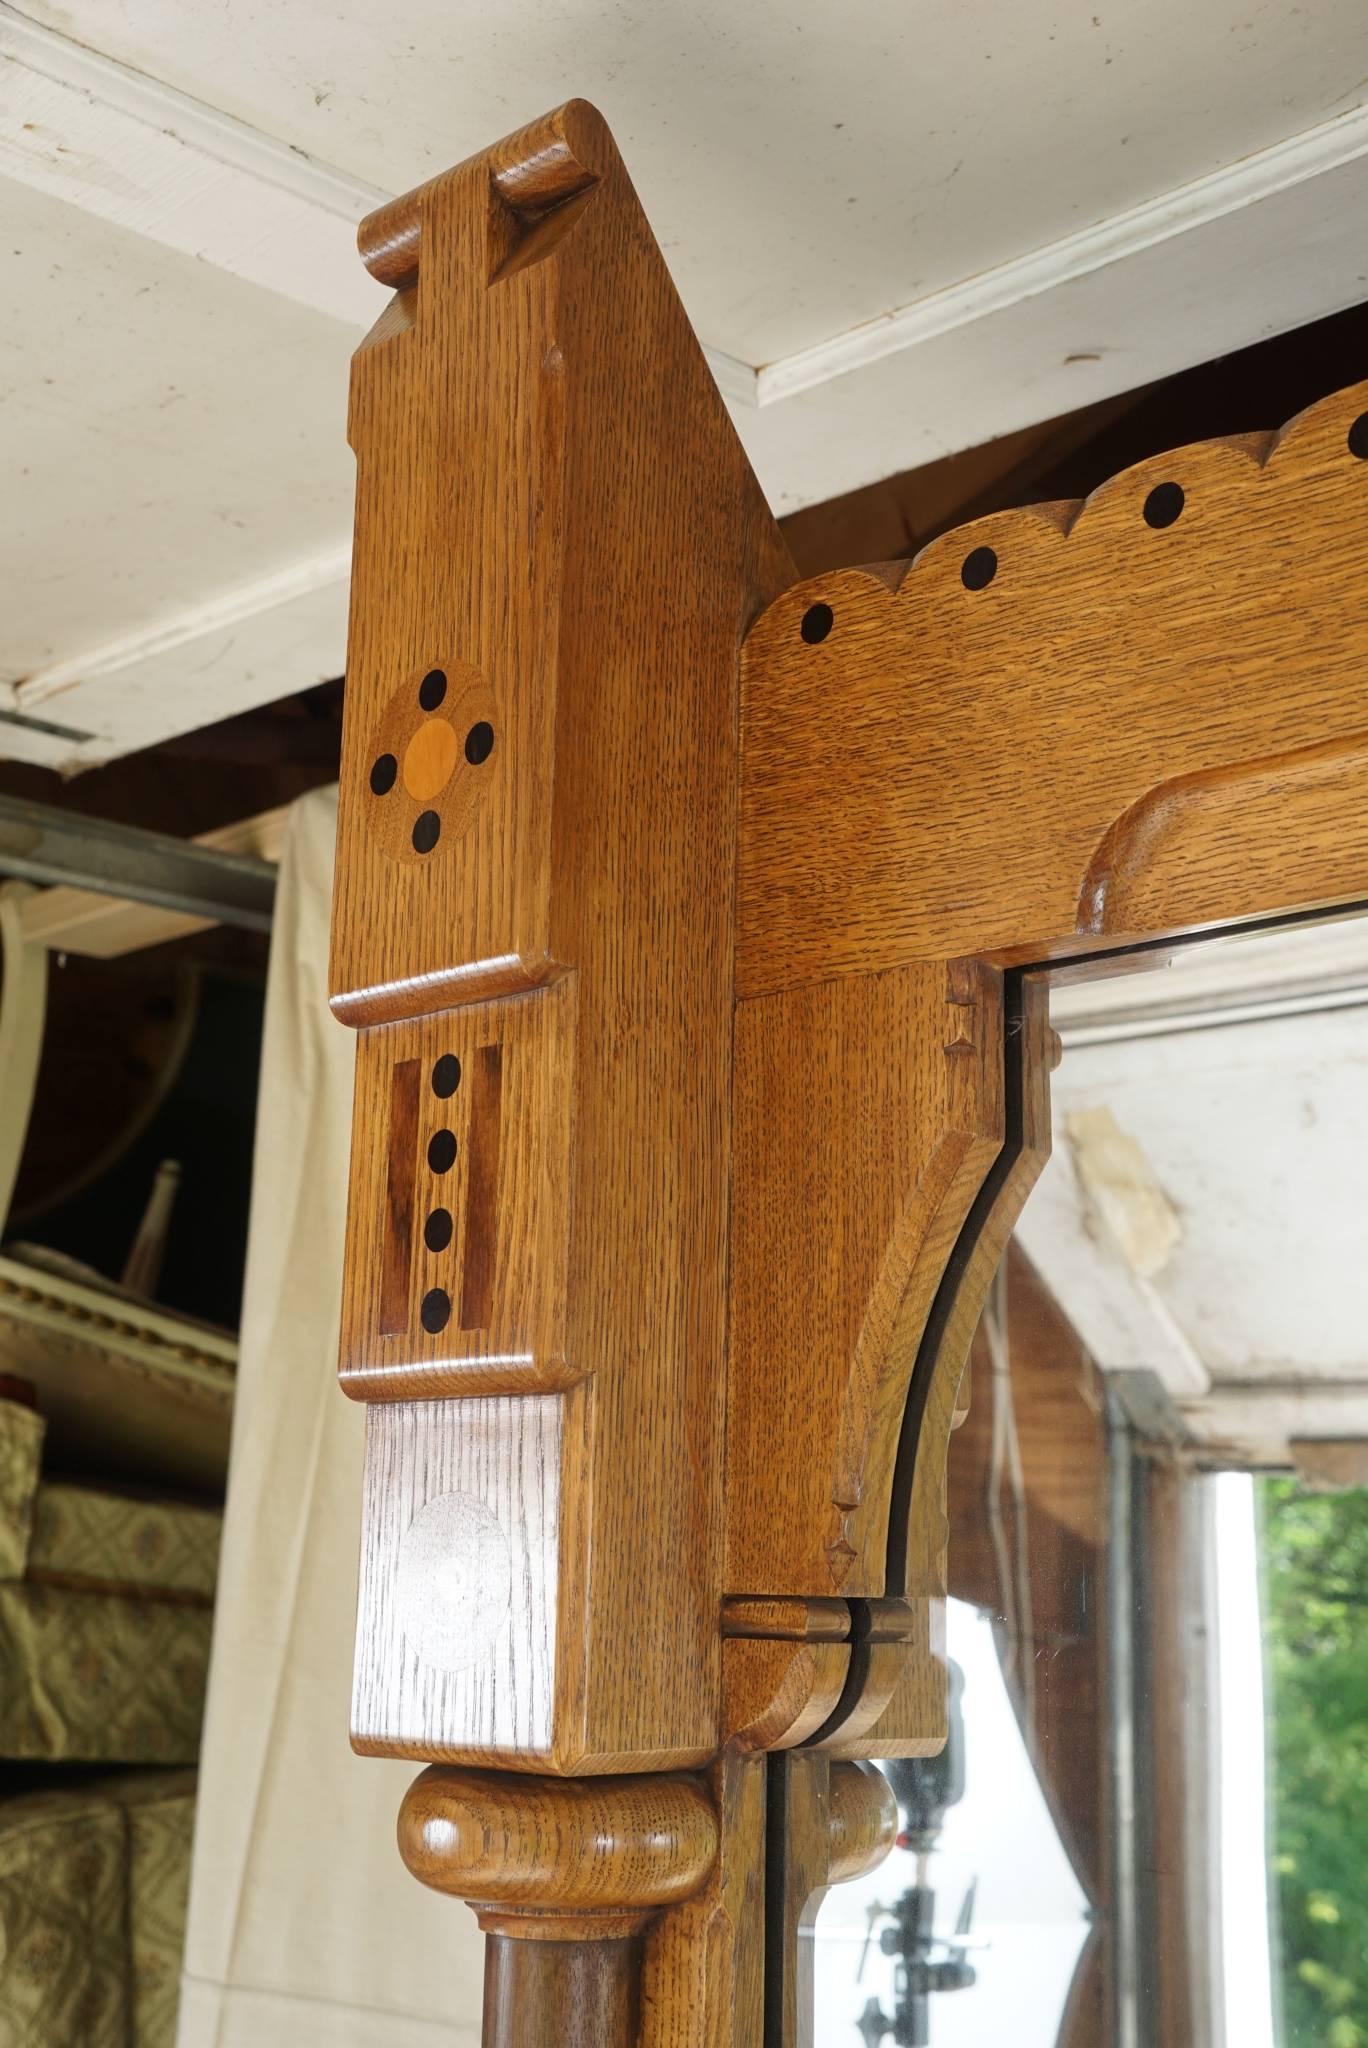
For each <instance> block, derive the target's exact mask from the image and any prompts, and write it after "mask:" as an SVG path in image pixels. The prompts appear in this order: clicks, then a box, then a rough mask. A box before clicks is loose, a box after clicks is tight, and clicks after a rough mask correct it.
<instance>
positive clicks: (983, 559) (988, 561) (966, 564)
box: [960, 548, 997, 590]
mask: <svg viewBox="0 0 1368 2048" xmlns="http://www.w3.org/2000/svg"><path fill="white" fill-rule="evenodd" d="M996 575H997V556H996V555H995V554H994V552H993V550H992V549H991V548H971V549H970V551H969V553H968V554H967V555H966V556H965V558H964V560H963V561H962V562H961V563H960V582H961V583H962V584H963V585H964V587H965V589H966V590H986V589H987V588H988V585H989V584H990V583H991V582H992V580H993V578H994V577H995V576H996Z"/></svg>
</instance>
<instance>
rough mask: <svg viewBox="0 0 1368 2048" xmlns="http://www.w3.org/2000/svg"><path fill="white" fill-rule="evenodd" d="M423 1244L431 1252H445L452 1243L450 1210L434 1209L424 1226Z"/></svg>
mask: <svg viewBox="0 0 1368 2048" xmlns="http://www.w3.org/2000/svg"><path fill="white" fill-rule="evenodd" d="M423 1243H424V1244H425V1245H426V1246H427V1248H428V1250H429V1251H430V1252H444V1251H445V1250H446V1248H447V1246H448V1245H449V1244H450V1243H451V1211H450V1209H434V1210H433V1212H432V1214H431V1215H430V1216H429V1217H428V1220H427V1222H426V1223H425V1224H424V1225H423Z"/></svg>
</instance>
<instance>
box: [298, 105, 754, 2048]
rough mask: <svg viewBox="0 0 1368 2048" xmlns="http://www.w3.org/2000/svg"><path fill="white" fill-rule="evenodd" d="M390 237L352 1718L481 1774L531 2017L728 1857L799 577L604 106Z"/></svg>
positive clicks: (365, 849) (434, 1844)
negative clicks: (725, 1562) (789, 616)
mask: <svg viewBox="0 0 1368 2048" xmlns="http://www.w3.org/2000/svg"><path fill="white" fill-rule="evenodd" d="M361 247H362V253H363V255H364V257H365V260H366V262H367V263H368V265H369V266H370V268H371V270H372V271H373V273H374V274H375V275H376V277H377V278H379V279H380V280H381V281H382V282H384V283H386V284H388V285H390V286H391V287H393V289H394V293H395V296H394V298H393V299H392V301H391V303H390V306H389V308H388V310H387V311H386V312H385V313H384V314H383V315H382V316H381V318H380V320H379V321H378V323H377V325H376V327H375V329H374V330H373V332H372V333H371V334H370V336H369V337H368V338H367V340H366V342H365V344H364V345H363V347H362V348H361V350H360V351H359V353H358V355H357V357H356V359H355V365H354V373H353V381H352V403H351V425H350V433H351V440H352V445H353V447H354V449H355V452H356V457H357V469H358V476H357V514H356V547H355V556H354V569H353V593H352V616H351V631H350V646H349V661H348V677H347V700H346V718H345V731H344V741H343V760H342V771H341V797H340V815H339V828H338V867H337V885H336V896H335V907H334V921H333V949H332V988H333V998H332V1000H333V1006H334V1008H335V1010H336V1012H337V1014H338V1015H339V1016H340V1017H342V1018H343V1019H345V1020H346V1021H347V1022H349V1023H351V1024H354V1025H356V1026H357V1027H358V1029H359V1032H360V1040H359V1046H358V1059H357V1082H356V1107H355V1136H354V1146H353V1156H352V1180H351V1194H350V1206H349V1219H348V1243H347V1264H346V1288H345V1298H344V1303H343V1317H342V1344H341V1379H342V1384H343V1387H344V1389H345V1391H346V1392H347V1393H348V1394H349V1395H351V1396H352V1397H353V1398H354V1399H358V1400H362V1401H365V1402H366V1403H367V1404H368V1429H367V1459H366V1475H365V1509H364V1531H363V1551H362V1565H361V1593H360V1609H359V1614H358V1624H357V1629H358V1640H357V1662H356V1683H355V1691H354V1698H353V1707H352V1739H353V1742H354V1744H355V1746H356V1748H357V1749H359V1750H361V1751H363V1752H365V1753H368V1754H373V1755H388V1756H408V1757H414V1758H417V1759H421V1760H424V1761H427V1760H433V1761H439V1762H442V1763H443V1764H446V1765H448V1766H450V1765H461V1766H467V1767H478V1769H477V1770H475V1772H474V1774H473V1775H472V1774H470V1773H469V1772H467V1774H465V1775H462V1774H461V1773H460V1772H455V1773H453V1772H452V1771H450V1770H447V1771H446V1772H445V1773H444V1774H443V1775H442V1776H441V1777H440V1778H433V1777H431V1776H427V1777H425V1778H424V1779H421V1780H420V1781H419V1784H418V1786H416V1787H415V1790H414V1793H413V1795H412V1796H411V1798H410V1800H409V1802H408V1803H407V1804H406V1807H405V1812H404V1817H403V1820H402V1822H401V1838H402V1843H403V1847H404V1853H405V1855H406V1856H407V1857H408V1858H409V1860H410V1862H411V1864H412V1866H413V1867H414V1868H415V1870H417V1871H418V1873H419V1875H421V1876H423V1877H424V1878H425V1879H426V1880H427V1881H428V1882H432V1883H438V1884H440V1885H442V1886H444V1887H446V1888H448V1889H451V1890H453V1891H455V1892H458V1893H459V1894H460V1895H461V1896H463V1897H467V1898H470V1899H471V1900H472V1901H473V1902H474V1903H475V1904H476V1905H477V1909H478V1910H479V1912H480V1914H481V1918H482V1920H483V1921H484V1922H485V1924H486V1925H487V1926H488V1927H490V1928H491V1929H492V1930H493V1932H494V1936H495V1946H494V1949H493V1950H492V1951H491V1961H490V1972H491V1976H490V1982H491V1985H492V1986H494V1987H495V1989H496V1990H497V1992H498V1998H497V2000H496V2006H497V2008H498V2009H499V2010H502V2008H503V2007H504V2005H505V2004H506V2002H507V2000H508V1999H509V1998H515V1999H522V1998H527V1999H531V2000H533V2001H534V2002H535V2001H536V1999H538V1998H540V1997H541V1996H542V1995H543V1993H544V1994H545V1995H546V1996H547V1997H551V1996H553V1995H554V1997H555V1998H557V1999H559V1998H560V1997H561V1995H562V1994H563V1993H564V1992H565V1991H566V1988H567V1987H568V1986H572V1985H573V1986H578V1987H579V1993H580V1994H582V1995H583V1996H584V1997H586V1998H589V1997H591V1994H592V2002H594V2003H595V2004H596V2006H598V2005H601V2006H602V2011H601V2012H600V2013H599V2016H598V2019H597V2020H595V2021H593V2022H592V2023H591V2022H590V2021H586V2022H585V2025H586V2026H587V2027H590V2029H591V2032H592V2026H593V2025H599V2026H602V2027H603V2028H609V2027H610V2020H609V2017H608V2015H609V2014H610V2013H611V2014H613V2015H615V2016H616V2017H615V2018H613V2019H612V2021H611V2026H613V2027H616V2028H617V2029H618V2031H619V2032H620V2031H621V2030H622V2029H623V2028H625V2027H626V2026H627V2025H628V2020H627V2017H626V2015H627V2014H628V2013H629V2012H633V2011H635V2005H634V2003H633V2001H634V2000H635V1998H636V1996H637V1993H636V1990H635V1988H634V1978H635V1969H636V1963H637V1961H638V1960H639V1950H640V1941H641V1936H642V1933H643V1930H644V1929H645V1927H646V1925H647V1923H648V1921H649V1920H650V1918H651V1917H652V1915H654V1914H656V1913H658V1912H659V1911H660V1910H661V1909H662V1908H663V1907H665V1906H667V1905H668V1904H670V1903H671V1902H672V1901H674V1900H677V1899H678V1898H680V1897H681V1896H683V1895H684V1894H685V1893H687V1892H688V1891H690V1890H693V1889H696V1888H697V1887H698V1886H700V1885H701V1884H702V1883H703V1882H704V1880H705V1879H706V1878H707V1875H708V1872H709V1870H710V1868H711V1867H712V1865H713V1862H714V1860H715V1856H716V1849H717V1820H716V1816H715V1814H714V1812H713V1808H712V1804H711V1795H710V1793H709V1792H708V1791H707V1790H706V1788H705V1787H704V1785H703V1783H702V1781H696V1780H694V1779H690V1778H687V1777H680V1776H678V1775H677V1773H679V1772H680V1771H687V1770H689V1769H690V1768H691V1767H697V1766H701V1765H704V1764H707V1763H709V1762H710V1761H711V1760H712V1758H713V1757H714V1756H715V1754H716V1752H717V1749H718V1745H719V1730H720V1722H721V1659H722V1641H721V1633H720V1628H719V1614H720V1609H721V1600H722V1498H721V1490H722V1427H723V1413H724V1404H725V1376H724V1366H725V1346H726V1296H725V1276H726V1271H727V1261H728V1232H729V1197H730V1179H731V1059H732V953H733V944H732V905H733V895H734V870H735V827H736V798H737V784H738V762H737V711H738V689H739V658H740V649H741V642H742V638H743V636H744V634H745V631H746V629H747V627H748V625H749V624H750V622H751V621H752V619H753V618H754V617H756V616H757V615H758V613H759V612H760V611H761V610H762V609H763V607H764V605H765V604H766V603H767V602H768V600H769V599H770V598H771V597H772V596H773V595H775V593H776V592H777V591H778V590H779V589H781V588H782V587H783V586H784V584H785V583H786V582H788V581H789V580H791V577H792V574H793V572H792V569H791V566H790V564H789V562H788V559H787V555H786V552H785V550H784V547H783V544H782V542H781V541H780V539H779V536H778V532H777V529H776V528H775V526H774V523H773V521H772V519H771V517H770V514H769V511H768V509H767V507H766V505H765V503H764V500H763V498H762V496H761V494H760V492H759V490H758V488H757V486H756V484H755V482H754V479H753V477H752V476H751V473H750V470H749V468H748V466H747V464H746V461H745V458H744V456H743V455H742V453H741V450H740V448H739V445H738V443H737V441H736V438H735V435H734V433H733V430H732V428H731V425H730V422H729V420H728V418H727V415H726V412H725V410H724V408H723V405H722V401H721V399H720V397H719V396H718V393H717V390H716V387H715V385H714V383H713V380H712V377H711V374H710V372H709V370H708V367H707V364H706V362H705V360H704V357H703V354H702V351H701V349H700V348H699V346H698V344H697V342H696V341H695V339H694V336H693V334H692V332H691V330H690V328H689V326H688V323H687V321H686V319H685V317H684V314H683V311H682V309H681V307H680V305H679V301H678V299H677V297H676V295H675V292H674V289H673V286H672V284H671V282H670V279H669V275H668V273H667V271H666V269H665V266H664V264H663V262H662V261H661V258H660V255H659V252H658V250H657V249H656V246H655V243H654V241H653V240H652V238H651V235H650V231H649V229H648V228H647V226H646V223H645V220H644V218H643V216H642V214H641V210H640V207H639V205H638V203H637V200H636V197H635V194H634V193H633V191H632V188H631V185H630V183H629V181H628V178H627V175H626V172H625V170H624V169H623V166H622V162H621V159H620V158H619V156H618V154H617V151H616V149H615V148H614V146H613V143H612V141H611V138H610V137H609V135H608V133H607V130H606V129H605V127H604V125H603V122H602V121H601V119H600V118H599V116H598V115H597V114H596V113H595V112H594V111H593V109H592V108H590V107H587V106H585V105H584V104H582V103H578V102H575V103H572V104H570V105H569V106H567V107H564V108H562V109H561V110H560V111H559V112H558V113H555V114H552V115H550V116H548V117H547V118H546V119H545V120H543V121H540V122H538V123H536V124H534V125H533V126H532V127H531V128H529V129H527V130H525V131H523V132H522V133H520V134H518V135H515V136H513V137H511V138H509V140H508V141H506V142H504V143H501V144H500V145H498V146H497V147H496V148H494V149H492V150H490V151H488V152H486V153H485V154H482V155H480V156H478V157H475V158H472V159H471V161H470V162H468V163H466V164H463V165H461V166H459V167H458V168H457V169H456V170H454V171H451V172H449V173H448V174H447V175H445V176H444V177H441V178H439V179H437V180H435V181H434V182H433V183H432V184H431V185H428V186H425V187H424V188H423V189H422V190H421V191H419V192H416V193H413V194H410V195H409V196H408V197H407V198H405V199H402V200H399V201H396V202H395V203H394V204H393V205H392V206H390V207H387V208H385V209H384V210H382V212H381V213H379V214H377V215H376V216H374V217H373V218H372V219H371V220H370V221H368V222H367V223H365V225H364V226H363V228H362V231H361ZM491 1767H492V1769H491ZM494 1772H503V1773H509V1774H511V1773H515V1772H524V1773H530V1774H534V1775H529V1776H526V1777H523V1778H515V1777H513V1776H511V1775H510V1776H507V1777H504V1778H500V1777H497V1776H495V1775H493V1773H494ZM624 1773H634V1774H638V1775H637V1776H636V1777H635V1778H628V1777H624V1775H623V1774H624ZM564 1781H568V1782H564ZM590 1814H592V1815H594V1816H597V1818H596V1819H595V1820H594V1822H593V1825H592V1826H589V1825H588V1822H587V1821H585V1816H586V1815H590ZM566 1830H568V1831H569V1832H568V1833H567V1832H566ZM586 1830H587V1831H586ZM491 1844H495V1845H497V1853H493V1852H492V1851H491V1850H490V1845H491ZM472 1845H475V1846H472ZM569 1845H577V1847H575V1849H574V1853H573V1854H572V1853H570V1846H569ZM472 1859H473V1860H472ZM567 1916H568V1918H567ZM543 1940H544V1941H547V1942H549V1943H550V1944H551V1949H550V1951H549V1952H548V1955H547V1957H546V1958H544V1959H542V1960H540V1961H537V1960H534V1959H533V1958H531V1957H530V1956H528V1955H526V1954H524V1953H523V1952H522V1951H521V1950H519V1949H515V1948H509V1947H507V1946H506V1945H505V1944H506V1943H509V1942H514V1943H517V1942H523V1943H525V1942H529V1941H543ZM581 1942H602V1943H604V1944H606V1946H604V1947H602V1948H601V1949H596V1950H595V1951H594V1952H593V1953H589V1952H587V1951H586V1952H585V1953H583V1954H580V1953H578V1951H577V1950H575V1949H574V1947H573V1944H576V1943H581ZM567 1943H570V1944H572V1946H571V1947H570V1948H567V1946H566V1944H567ZM534 1987H541V1990H536V1989H534ZM633 2024H634V2022H633ZM491 2025H492V2026H493V2028H494V2032H493V2033H492V2034H491V2036H490V2038H491V2039H495V2040H501V2039H503V2038H504V2034H503V2033H501V2032H500V2031H499V2029H500V2028H501V2027H503V2026H504V2022H503V2020H502V2019H500V2018H497V2017H495V2018H492V2019H491ZM526 2038H527V2039H528V2040H529V2041H531V2040H540V2039H541V2038H542V2035H541V2034H540V2032H539V2031H538V2030H537V2028H536V2027H535V2026H534V2027H531V2030H530V2031H529V2032H527V2034H526ZM555 2038H557V2039H560V2038H562V2034H561V2033H560V2032H558V2033H557V2034H556V2035H555ZM585 2038H586V2039H587V2038H590V2035H589V2034H588V2033H587V2034H586V2036H585ZM593 2038H600V2036H599V2035H594V2036H593ZM603 2038H607V2036H606V2035H605V2036H603Z"/></svg>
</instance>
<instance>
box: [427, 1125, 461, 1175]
mask: <svg viewBox="0 0 1368 2048" xmlns="http://www.w3.org/2000/svg"><path fill="white" fill-rule="evenodd" d="M455 1164H456V1139H455V1136H454V1134H453V1133H452V1132H451V1131H434V1132H433V1134H432V1137H431V1139H430V1140H429V1143H428V1165H429V1166H430V1167H431V1168H432V1170H433V1172H434V1173H449V1172H450V1171H451V1169H452V1167H453V1166H454V1165H455Z"/></svg>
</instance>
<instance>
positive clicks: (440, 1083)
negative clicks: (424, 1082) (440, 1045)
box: [432, 1052, 461, 1102]
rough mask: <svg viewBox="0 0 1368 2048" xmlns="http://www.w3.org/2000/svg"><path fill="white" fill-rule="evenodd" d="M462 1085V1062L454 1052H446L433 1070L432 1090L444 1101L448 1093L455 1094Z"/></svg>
mask: <svg viewBox="0 0 1368 2048" xmlns="http://www.w3.org/2000/svg"><path fill="white" fill-rule="evenodd" d="M460 1085H461V1062H460V1061H459V1060H458V1059H457V1057H456V1055H455V1053H454V1052H444V1053H443V1054H442V1057H441V1058H440V1059H439V1060H438V1062H437V1064H436V1066H435V1067H434V1068H433V1070H432V1092H433V1094H434V1095H440V1096H441V1098H442V1100H443V1102H445V1101H446V1099H447V1097H448V1095H454V1094H455V1093H456V1090H457V1089H458V1088H459V1087H460Z"/></svg>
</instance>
